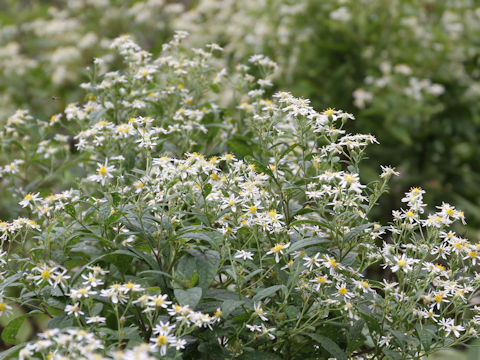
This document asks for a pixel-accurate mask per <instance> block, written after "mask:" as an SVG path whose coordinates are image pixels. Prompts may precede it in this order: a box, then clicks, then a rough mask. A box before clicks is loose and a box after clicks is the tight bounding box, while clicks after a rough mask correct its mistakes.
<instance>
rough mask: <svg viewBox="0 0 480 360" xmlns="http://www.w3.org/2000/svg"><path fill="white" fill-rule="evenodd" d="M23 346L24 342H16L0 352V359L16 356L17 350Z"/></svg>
mask: <svg viewBox="0 0 480 360" xmlns="http://www.w3.org/2000/svg"><path fill="white" fill-rule="evenodd" d="M24 347H25V344H18V345H15V346H13V347H11V348H10V349H8V350H5V351H2V352H0V360H3V359H13V358H16V356H17V355H18V353H19V351H20V350H21V349H23V348H24Z"/></svg>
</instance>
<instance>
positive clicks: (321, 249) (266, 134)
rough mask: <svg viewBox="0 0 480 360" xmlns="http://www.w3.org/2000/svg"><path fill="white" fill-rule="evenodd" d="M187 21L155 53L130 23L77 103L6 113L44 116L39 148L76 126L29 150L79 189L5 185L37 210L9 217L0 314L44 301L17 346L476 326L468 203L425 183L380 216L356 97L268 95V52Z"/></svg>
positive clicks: (308, 339) (47, 351) (203, 341)
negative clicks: (38, 323) (233, 60)
mask: <svg viewBox="0 0 480 360" xmlns="http://www.w3.org/2000/svg"><path fill="white" fill-rule="evenodd" d="M335 16H336V17H339V16H341V14H336V15H335ZM186 36H187V35H186V34H185V33H184V32H178V33H176V35H175V36H174V37H173V39H172V41H170V42H169V43H167V44H165V45H164V46H163V50H162V52H161V53H160V55H159V56H158V57H156V58H155V56H153V55H152V54H151V53H149V52H147V51H144V50H143V49H142V48H141V47H140V46H139V45H137V44H136V43H135V42H134V40H133V38H132V37H129V36H122V37H120V38H117V39H116V40H114V42H113V45H112V47H113V48H114V49H115V51H118V53H119V54H120V55H121V57H122V58H123V60H124V62H125V68H124V69H123V70H115V71H107V70H105V71H103V72H102V71H100V70H99V72H96V71H97V69H96V68H95V71H94V73H93V74H92V79H91V81H90V82H89V83H85V84H84V85H83V88H84V89H85V90H86V91H87V93H88V95H87V97H86V101H85V103H84V104H70V105H67V106H66V107H65V109H64V111H63V112H62V113H61V114H57V115H55V117H54V118H53V119H54V120H53V121H41V120H36V119H34V118H33V117H29V116H27V115H26V114H27V113H26V112H18V113H17V114H16V115H14V116H13V117H12V120H11V123H12V126H15V129H18V134H14V132H15V131H12V132H11V136H12V138H16V139H18V138H19V137H20V136H22V135H20V134H21V131H23V130H22V128H21V126H23V127H25V128H28V127H29V126H32V127H33V126H39V127H40V128H41V129H42V136H44V137H45V139H44V141H51V142H44V143H42V144H40V145H39V147H41V148H42V149H46V148H48V147H49V146H55V145H54V144H55V141H56V140H55V139H58V135H59V133H60V131H59V126H60V125H65V128H66V129H69V131H71V132H70V133H69V134H68V138H69V139H71V140H72V142H73V144H72V145H73V146H72V147H73V149H70V148H69V149H65V148H64V147H65V143H62V142H61V141H58V144H61V145H59V146H61V148H62V150H58V151H48V150H46V153H48V154H49V157H48V158H46V157H45V156H37V157H32V158H29V157H25V158H24V159H22V160H23V161H24V163H23V164H22V166H24V169H23V174H25V175H26V176H27V175H28V171H29V169H31V168H35V167H39V168H44V167H45V166H46V164H50V166H51V168H49V167H48V166H46V167H47V168H49V169H48V170H46V172H47V174H55V173H56V171H57V169H56V168H57V166H58V167H59V168H60V169H66V168H67V167H69V166H74V165H73V164H75V167H74V169H73V170H70V171H69V172H67V171H65V174H66V179H65V184H68V185H69V186H68V188H70V190H66V191H62V190H61V189H59V188H58V187H59V186H58V185H55V186H53V185H52V187H51V188H49V189H48V191H47V190H45V189H44V188H42V187H39V188H36V187H35V182H33V181H32V182H28V186H25V188H23V187H21V189H20V191H18V190H17V191H16V192H15V193H13V194H12V196H14V197H16V201H17V203H18V204H19V207H18V209H19V211H21V212H22V215H23V214H25V215H24V217H19V218H17V219H16V220H11V221H9V222H2V223H0V226H1V230H2V232H1V237H0V240H1V245H2V248H3V249H5V252H2V253H0V263H1V264H2V268H3V270H2V271H3V272H2V273H1V279H2V284H1V285H0V286H1V287H0V316H8V315H10V313H12V310H13V307H14V306H16V307H18V310H19V311H24V312H28V315H27V316H28V317H34V316H36V314H39V313H44V314H46V315H47V316H48V317H49V318H50V320H49V322H48V324H47V329H49V330H47V331H45V332H43V333H41V334H35V335H36V340H32V341H28V342H26V343H24V344H22V345H20V346H19V351H20V352H19V357H21V358H22V359H29V358H35V357H42V356H43V357H46V358H52V357H53V358H58V359H62V358H67V357H68V356H70V357H72V356H73V354H74V355H75V356H76V357H78V358H99V359H113V358H115V359H132V358H138V357H141V358H145V359H149V358H152V357H153V358H158V357H162V358H175V357H177V358H179V357H181V356H185V357H190V358H201V357H202V356H206V355H207V354H208V356H215V357H218V358H233V357H237V356H249V355H250V353H251V351H256V350H259V351H261V352H262V353H264V354H266V355H265V356H271V357H275V356H279V357H283V358H291V357H292V356H293V355H292V353H291V351H292V349H296V350H295V351H296V352H298V353H297V354H296V355H295V356H304V357H309V358H326V357H332V356H334V357H337V358H351V359H363V358H381V357H387V358H392V359H394V358H402V359H424V358H426V357H427V356H428V355H430V354H431V353H433V352H435V351H437V350H439V349H441V348H445V347H450V346H453V345H456V344H463V343H466V342H467V341H470V340H471V339H474V338H476V337H477V336H478V334H477V330H476V329H477V327H478V323H479V321H480V320H479V316H480V315H479V311H480V309H479V308H478V307H476V306H475V305H474V300H473V299H474V297H475V296H476V294H477V292H478V290H479V289H480V276H479V275H478V273H477V272H476V265H477V260H478V259H477V258H478V253H479V251H480V246H479V244H474V243H472V242H470V241H469V240H468V239H466V238H464V237H463V236H460V235H457V231H458V230H456V226H461V225H462V224H461V223H463V222H464V221H465V216H464V213H463V212H461V211H459V210H457V209H456V208H455V207H454V206H452V205H450V204H447V203H443V204H441V205H440V206H438V208H437V211H435V212H434V213H432V214H429V215H427V214H428V211H427V207H426V204H425V203H424V200H423V195H424V193H425V191H424V190H422V189H421V188H412V189H411V190H410V191H409V192H407V193H406V194H405V197H404V198H403V199H402V201H403V203H405V204H406V208H405V209H400V210H398V211H394V212H393V221H392V222H391V223H390V224H388V225H382V224H380V223H377V222H372V221H371V220H370V219H371V218H372V215H371V212H372V211H373V209H374V208H375V207H376V206H377V202H378V200H379V198H380V196H381V195H382V194H383V193H385V192H386V191H387V190H388V182H389V180H390V178H391V177H392V176H394V175H398V173H397V172H396V171H395V169H393V168H391V167H381V171H382V172H381V174H380V175H379V177H378V178H377V179H376V180H375V181H373V182H371V183H367V182H366V181H365V180H364V178H363V177H362V173H361V171H360V162H361V160H362V158H364V156H365V151H366V148H367V146H369V145H371V144H376V143H377V141H376V139H375V137H373V136H372V135H361V134H352V133H349V132H347V130H346V128H347V126H348V124H349V122H350V121H351V120H353V119H354V116H353V115H352V114H349V113H346V112H343V111H341V110H335V109H326V110H324V111H320V112H318V111H316V110H314V108H313V107H312V106H310V102H309V100H307V99H302V98H296V97H294V96H293V95H292V94H290V93H288V92H278V93H275V94H273V96H269V91H270V90H269V88H270V87H271V82H270V80H269V77H268V76H269V74H271V72H272V71H274V70H275V69H276V64H275V63H274V62H273V61H272V60H271V59H269V58H268V57H266V56H260V55H256V56H253V57H252V58H251V59H250V60H249V65H248V66H245V65H244V66H239V67H238V68H237V69H236V71H235V72H233V73H231V74H229V73H228V71H227V72H225V71H223V69H219V68H218V67H216V64H215V53H216V52H219V51H221V48H220V47H219V46H218V45H215V44H210V45H209V46H207V47H205V48H202V49H193V50H187V49H185V48H184V47H183V46H182V42H183V41H184V40H185V37H186ZM97 63H98V61H97ZM97 65H98V64H97ZM256 72H260V73H261V74H262V76H256V75H254V74H256ZM227 78H228V79H229V81H231V83H227V81H226V79H227ZM227 84H230V85H231V84H234V86H235V91H232V92H230V94H227V92H228V90H226V91H225V92H221V91H220V86H225V87H228V86H227ZM230 90H232V89H230ZM228 96H232V97H233V99H230V100H228V101H224V100H225V99H226V97H228ZM15 119H17V120H15ZM18 119H20V120H18ZM22 134H23V133H22ZM62 134H63V133H62ZM63 135H64V134H63ZM64 136H67V135H64ZM12 144H13V145H12V146H15V145H14V144H15V143H14V142H12ZM26 146H28V144H26ZM42 151H43V150H42ZM35 153H37V152H35ZM44 153H45V152H44ZM12 161H14V159H12V160H11V161H10V162H8V163H7V164H10V163H12ZM74 174H75V175H76V176H73V175H74ZM14 175H16V174H12V176H11V177H6V176H5V177H4V178H3V181H5V182H7V181H10V186H13V185H15V183H17V182H19V181H21V180H27V179H19V178H18V177H19V176H17V177H16V176H14ZM51 176H53V177H54V175H51ZM49 181H50V180H49V179H48V178H47V179H44V180H43V184H44V186H47V184H48V182H49ZM49 194H50V195H49ZM27 216H28V218H27ZM30 219H31V220H30ZM20 230H21V231H20ZM13 260H14V261H13ZM13 294H18V296H13ZM15 324H16V322H15V320H14V321H13V322H11V323H10V324H8V325H7V328H8V329H10V330H8V331H7V334H8V333H9V332H10V333H13V332H14V331H15V329H17V331H18V327H16V325H15ZM344 329H351V330H348V331H346V332H345V331H344ZM5 338H6V339H7V340H9V341H11V342H14V340H13V339H12V338H11V337H10V338H9V337H7V336H5ZM20 348H21V349H20ZM297 349H298V350H297Z"/></svg>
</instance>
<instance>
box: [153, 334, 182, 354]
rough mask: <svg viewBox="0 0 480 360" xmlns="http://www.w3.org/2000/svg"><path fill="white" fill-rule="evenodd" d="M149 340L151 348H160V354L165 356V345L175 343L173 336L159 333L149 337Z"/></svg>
mask: <svg viewBox="0 0 480 360" xmlns="http://www.w3.org/2000/svg"><path fill="white" fill-rule="evenodd" d="M150 341H151V342H153V345H152V350H154V351H155V350H157V349H160V355H161V356H165V355H166V354H167V345H169V344H171V343H176V342H177V339H176V338H175V336H172V335H169V334H166V333H160V334H158V335H157V336H156V337H153V338H151V339H150Z"/></svg>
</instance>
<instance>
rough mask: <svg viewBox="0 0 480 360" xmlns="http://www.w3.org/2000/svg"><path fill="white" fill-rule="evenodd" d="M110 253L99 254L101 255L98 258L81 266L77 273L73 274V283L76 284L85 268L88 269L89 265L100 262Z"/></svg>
mask: <svg viewBox="0 0 480 360" xmlns="http://www.w3.org/2000/svg"><path fill="white" fill-rule="evenodd" d="M108 255H110V254H103V255H101V256H99V257H97V258H95V259H93V260H91V261H89V262H88V263H87V264H85V265H83V266H82V268H81V269H80V270H79V271H77V272H76V273H75V275H73V277H72V283H71V285H73V284H75V282H76V281H77V279H78V278H79V277H80V275H82V273H83V272H84V271H85V269H86V268H87V267H89V266H91V265H93V264H95V263H96V262H98V261H99V260H101V259H103V258H105V257H107V256H108Z"/></svg>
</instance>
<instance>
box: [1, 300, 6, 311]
mask: <svg viewBox="0 0 480 360" xmlns="http://www.w3.org/2000/svg"><path fill="white" fill-rule="evenodd" d="M6 308H7V305H6V304H5V303H4V302H0V311H5V309H6Z"/></svg>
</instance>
